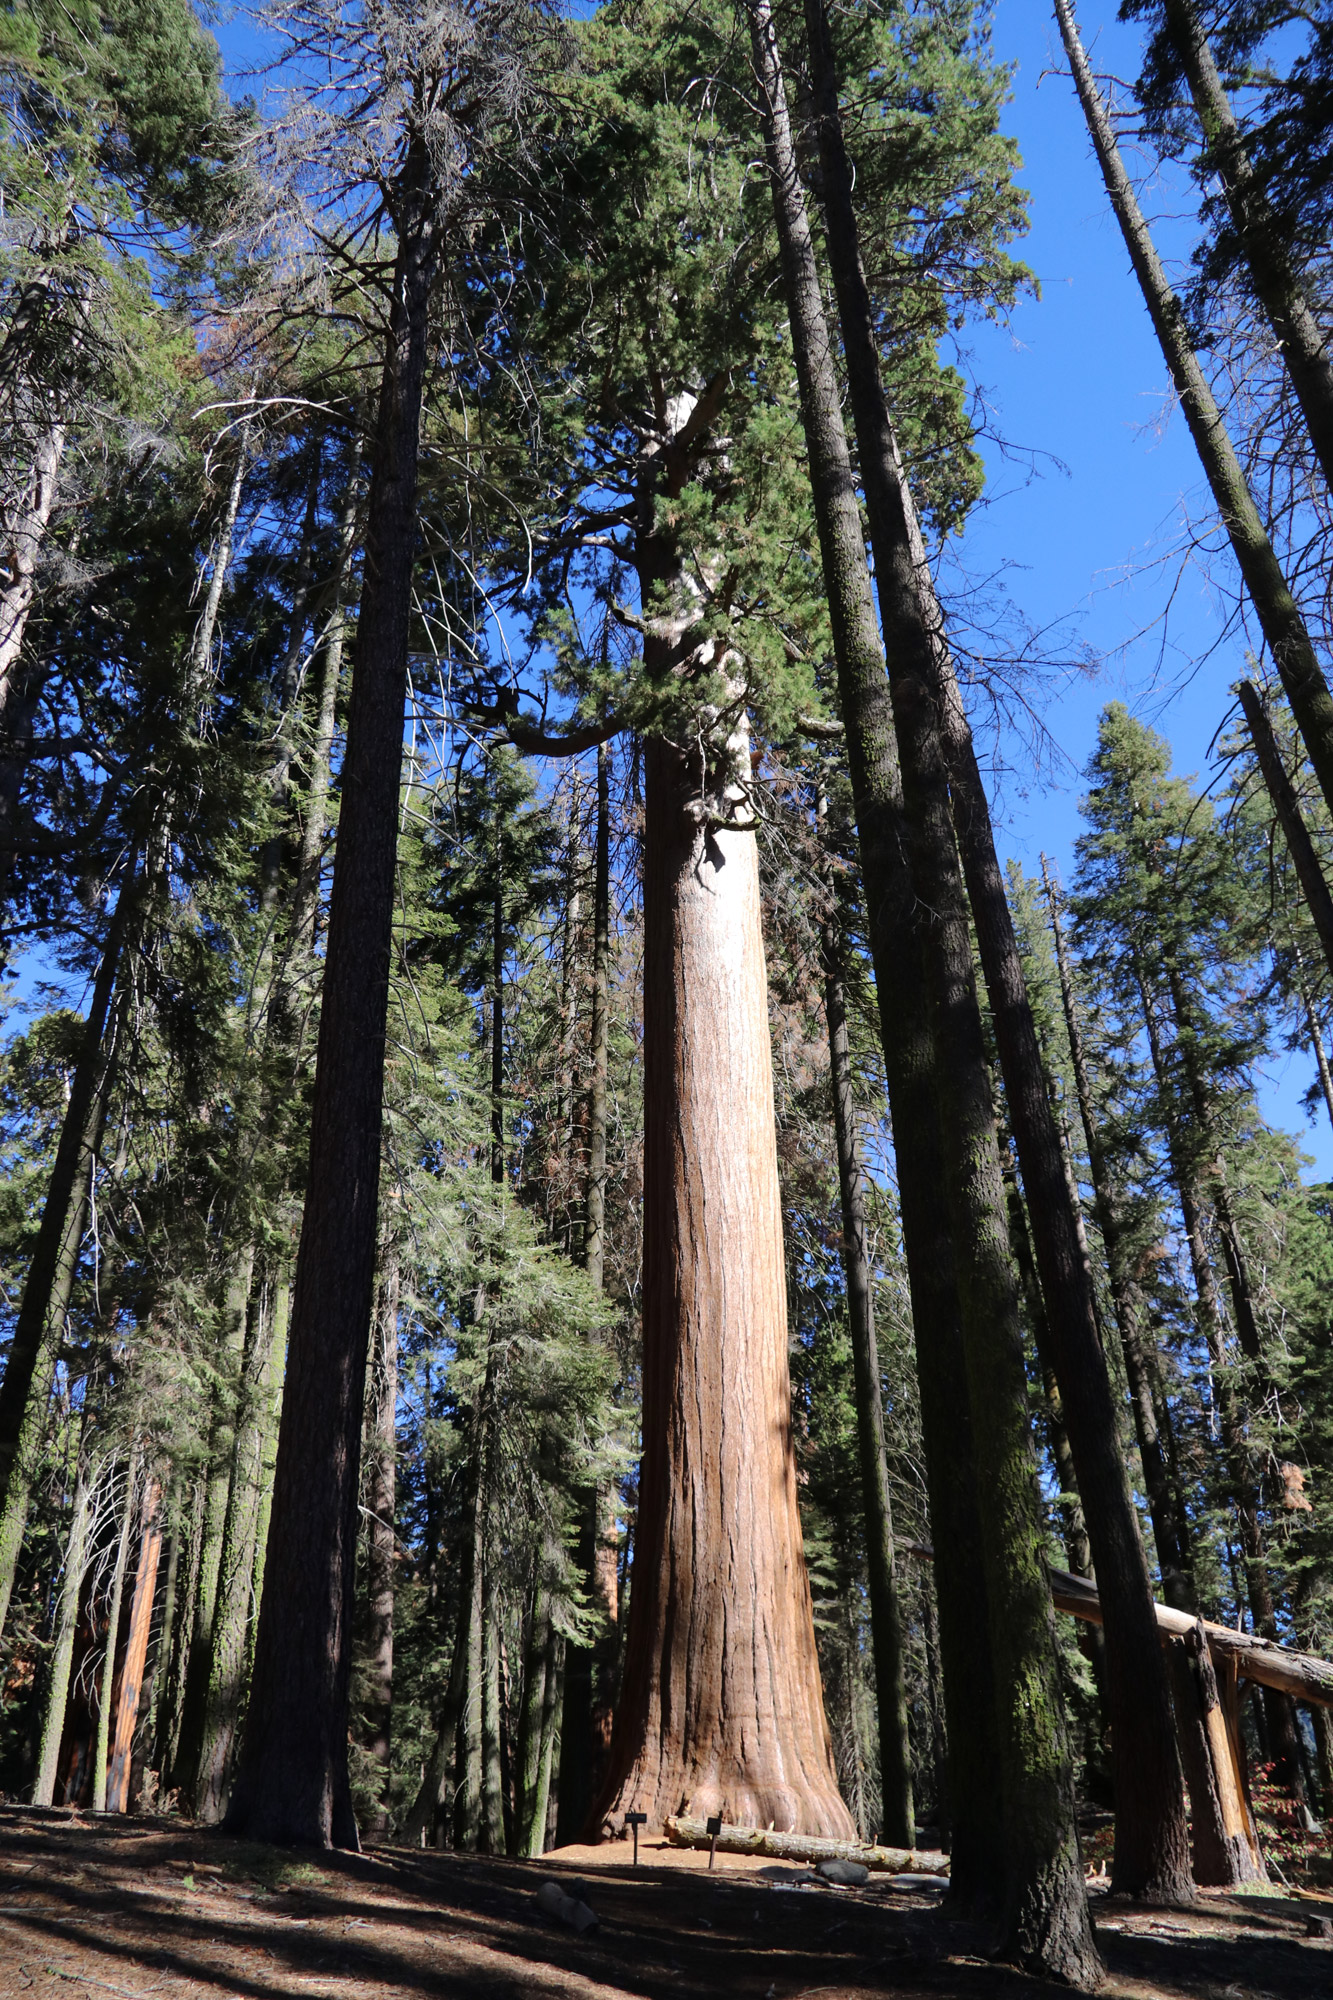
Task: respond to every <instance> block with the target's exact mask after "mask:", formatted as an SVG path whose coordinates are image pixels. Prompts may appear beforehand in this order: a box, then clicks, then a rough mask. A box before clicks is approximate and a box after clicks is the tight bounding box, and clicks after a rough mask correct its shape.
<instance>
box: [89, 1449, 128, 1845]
mask: <svg viewBox="0 0 1333 2000" xmlns="http://www.w3.org/2000/svg"><path fill="white" fill-rule="evenodd" d="M134 1489H135V1473H134V1463H133V1461H132V1460H131V1461H130V1463H129V1464H128V1465H127V1466H126V1469H125V1505H124V1509H123V1511H122V1513H121V1517H120V1535H119V1538H118V1540H117V1542H116V1563H115V1568H114V1569H113V1570H112V1572H111V1603H110V1606H109V1609H108V1611H107V1627H106V1647H105V1650H104V1651H103V1654H102V1678H101V1682H100V1684H99V1686H98V1693H97V1737H96V1743H95V1747H94V1750H93V1811H94V1812H105V1811H106V1809H107V1806H106V1795H107V1782H106V1781H107V1753H108V1751H109V1749H110V1746H111V1706H112V1701H113V1699H114V1696H115V1690H116V1650H117V1641H118V1639H119V1637H120V1607H121V1602H122V1599H123V1597H124V1594H125V1566H126V1564H127V1562H128V1560H129V1553H130V1531H131V1529H132V1528H133V1526H134V1502H135V1491H134Z"/></svg>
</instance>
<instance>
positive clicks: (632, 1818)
mask: <svg viewBox="0 0 1333 2000" xmlns="http://www.w3.org/2000/svg"><path fill="white" fill-rule="evenodd" d="M625 1824H626V1826H629V1827H633V1829H634V1866H635V1867H636V1868H637V1867H638V1865H639V1828H640V1827H641V1826H647V1824H648V1815H647V1813H626V1814H625Z"/></svg>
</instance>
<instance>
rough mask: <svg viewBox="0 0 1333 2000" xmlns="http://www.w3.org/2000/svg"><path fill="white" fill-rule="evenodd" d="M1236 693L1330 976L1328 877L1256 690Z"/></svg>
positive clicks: (1332, 914)
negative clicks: (1322, 948)
mask: <svg viewBox="0 0 1333 2000" xmlns="http://www.w3.org/2000/svg"><path fill="white" fill-rule="evenodd" d="M1236 693H1237V694H1238V695H1239V696H1240V705H1241V707H1242V708H1243V709H1244V711H1245V720H1246V723H1247V724H1248V726H1249V731H1250V741H1251V742H1252V743H1253V745H1254V754H1255V757H1256V758H1257V760H1258V764H1259V771H1260V775H1261V776H1262V778H1263V781H1264V787H1265V789H1266V791H1267V793H1268V796H1269V799H1270V800H1271V802H1272V806H1273V811H1274V812H1275V813H1276V815H1277V820H1278V825H1279V826H1280V827H1281V828H1282V833H1283V838H1284V839H1285V840H1286V843H1287V851H1288V853H1289V854H1290V855H1291V859H1292V865H1293V866H1294V867H1295V870H1296V875H1297V878H1298V880H1299V882H1300V885H1301V893H1302V895H1303V896H1304V897H1305V901H1306V905H1307V907H1308V909H1309V912H1310V915H1311V917H1312V918H1313V919H1314V927H1315V929H1316V931H1317V932H1318V933H1319V942H1320V944H1321V945H1322V946H1323V947H1324V957H1325V959H1326V960H1327V961H1328V969H1329V971H1330V973H1333V890H1330V888H1329V886H1328V877H1327V876H1326V875H1325V873H1324V871H1323V868H1322V867H1321V865H1320V861H1319V856H1318V854H1317V853H1316V852H1315V844H1314V842H1313V840H1311V838H1310V829H1309V827H1308V826H1307V825H1306V824H1305V820H1304V817H1303V815H1302V813H1301V807H1300V801H1299V799H1298V798H1297V797H1296V788H1295V786H1294V785H1293V784H1292V782H1291V779H1290V778H1289V777H1288V776H1287V767H1286V765H1285V764H1284V763H1283V761H1282V752H1281V751H1280V750H1279V749H1278V744H1277V737H1276V736H1275V735H1274V733H1273V724H1272V722H1271V720H1270V719H1269V714H1268V710H1267V708H1266V707H1265V705H1264V702H1263V699H1262V697H1261V695H1260V693H1259V690H1258V689H1257V688H1256V687H1255V685H1254V683H1253V681H1238V682H1237V683H1236Z"/></svg>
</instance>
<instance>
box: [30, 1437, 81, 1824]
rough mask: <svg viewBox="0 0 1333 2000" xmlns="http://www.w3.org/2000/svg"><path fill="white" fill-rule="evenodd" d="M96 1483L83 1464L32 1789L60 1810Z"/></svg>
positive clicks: (36, 1799)
mask: <svg viewBox="0 0 1333 2000" xmlns="http://www.w3.org/2000/svg"><path fill="white" fill-rule="evenodd" d="M93 1483H94V1482H93V1479H92V1475H91V1473H90V1472H89V1470H88V1468H87V1467H86V1466H85V1465H84V1463H83V1461H82V1459H80V1461H79V1470H78V1476H77V1478H76V1479H75V1482H74V1504H73V1506H72V1508H71V1510H70V1523H69V1540H68V1541H67V1542H66V1544H65V1573H64V1576H63V1577H62V1578H61V1583H60V1603H59V1608H58V1610H57V1612H56V1636H55V1645H54V1646H53V1647H52V1649H51V1662H50V1666H49V1668H48V1679H47V1684H46V1702H45V1706H44V1710H43V1715H42V1734H41V1741H40V1744H39V1746H38V1751H37V1780H36V1783H35V1784H34V1785H33V1788H32V1802H33V1804H34V1805H35V1806H49V1805H54V1804H55V1792H56V1777H57V1775H58V1773H59V1770H60V1742H61V1738H62V1737H63V1736H64V1733H65V1708H66V1705H67V1703H68V1701H69V1676H70V1669H71V1667H72V1666H73V1664H74V1641H75V1638H76V1636H77V1634H78V1629H79V1601H80V1598H81V1596H82V1593H83V1573H84V1569H85V1566H86V1564H87V1559H88V1528H89V1515H90V1513H91V1511H92V1495H93Z"/></svg>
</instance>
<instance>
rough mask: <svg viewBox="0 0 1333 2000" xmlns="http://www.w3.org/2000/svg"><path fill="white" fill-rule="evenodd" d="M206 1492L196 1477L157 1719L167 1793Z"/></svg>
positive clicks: (173, 1762) (178, 1725)
mask: <svg viewBox="0 0 1333 2000" xmlns="http://www.w3.org/2000/svg"><path fill="white" fill-rule="evenodd" d="M204 1492H205V1486H204V1482H203V1480H202V1479H199V1480H196V1481H195V1484H194V1488H193V1490H192V1492H191V1493H190V1496H189V1500H188V1502H187V1505H186V1510H185V1521H184V1523H183V1524H182V1527H181V1529H180V1533H181V1535H182V1536H183V1537H184V1544H185V1548H184V1554H185V1563H184V1569H183V1572H182V1575H181V1578H180V1581H179V1582H178V1584H177V1590H176V1613H175V1618H174V1621H173V1624H172V1630H171V1659H170V1662H169V1665H168V1669H167V1675H166V1680H165V1683H164V1685H163V1689H162V1706H161V1709H160V1711H159V1714H158V1723H157V1737H158V1741H157V1760H158V1773H159V1782H160V1784H161V1787H162V1791H163V1793H164V1795H165V1794H166V1793H167V1792H169V1791H170V1790H171V1789H172V1787H173V1784H174V1773H175V1766H176V1753H177V1751H178V1749H179V1747H180V1735H181V1719H182V1715H183V1713H184V1708H185V1677H186V1675H187V1673H188V1672H189V1667H190V1640H191V1636H192V1634H193V1631H194V1603H195V1595H196V1592H197V1590H198V1587H199V1552H200V1546H201V1544H202V1541H203V1532H202V1529H203V1510H204Z"/></svg>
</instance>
